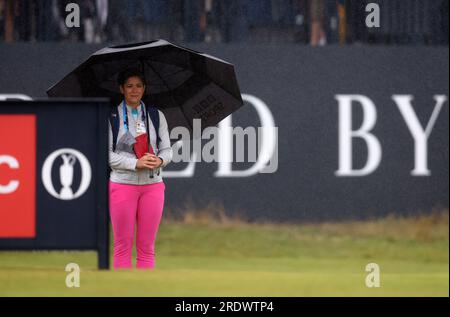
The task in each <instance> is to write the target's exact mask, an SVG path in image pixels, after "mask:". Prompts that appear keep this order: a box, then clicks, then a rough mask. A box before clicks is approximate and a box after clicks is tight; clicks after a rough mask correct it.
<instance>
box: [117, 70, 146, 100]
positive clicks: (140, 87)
mask: <svg viewBox="0 0 450 317" xmlns="http://www.w3.org/2000/svg"><path fill="white" fill-rule="evenodd" d="M144 91H145V85H144V83H143V82H142V80H141V79H140V78H139V77H137V76H133V77H130V78H128V79H127V81H126V82H125V84H123V86H120V92H121V93H122V94H123V96H124V98H125V102H126V103H127V104H128V105H130V106H135V107H137V106H139V104H140V103H141V99H142V96H144Z"/></svg>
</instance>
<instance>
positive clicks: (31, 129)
mask: <svg viewBox="0 0 450 317" xmlns="http://www.w3.org/2000/svg"><path fill="white" fill-rule="evenodd" d="M35 236H36V116H35V115H0V238H34V237H35Z"/></svg>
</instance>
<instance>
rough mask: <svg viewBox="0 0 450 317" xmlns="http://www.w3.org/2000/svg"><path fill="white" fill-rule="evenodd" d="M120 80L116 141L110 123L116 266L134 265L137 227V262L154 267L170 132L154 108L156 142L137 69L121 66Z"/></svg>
mask: <svg viewBox="0 0 450 317" xmlns="http://www.w3.org/2000/svg"><path fill="white" fill-rule="evenodd" d="M118 84H119V87H120V91H121V93H122V94H123V97H124V99H123V101H122V102H121V103H120V104H119V105H118V106H117V110H118V115H119V120H118V121H119V122H120V125H119V130H118V134H117V138H116V140H117V141H116V144H115V146H113V136H112V133H113V132H112V128H111V124H110V130H109V165H110V167H111V169H112V172H111V176H110V183H109V203H110V216H111V222H112V227H113V233H114V268H115V269H119V268H131V267H132V265H131V252H132V247H133V240H134V239H133V238H134V229H135V227H136V251H137V261H136V267H137V268H142V269H151V268H153V267H154V266H155V239H156V234H157V231H158V226H159V223H160V220H161V216H162V212H163V207H164V189H165V184H164V182H163V180H162V177H161V173H160V168H162V167H165V166H167V164H168V163H169V162H170V161H171V159H172V148H171V146H170V138H169V131H168V127H167V121H166V118H165V116H164V114H163V113H162V112H161V111H159V110H158V114H159V129H158V134H159V142H157V136H158V134H157V133H156V130H155V127H154V125H153V123H152V120H150V118H149V114H148V113H147V111H146V110H147V109H146V107H145V105H144V103H143V102H142V97H143V96H144V93H145V81H144V78H143V76H142V74H141V73H140V72H139V71H137V70H133V69H128V70H125V71H124V72H122V73H121V74H120V75H119V77H118ZM148 138H149V140H150V144H149V142H148ZM157 143H158V144H157ZM143 148H144V149H145V151H143V150H142V149H143ZM144 152H145V153H144Z"/></svg>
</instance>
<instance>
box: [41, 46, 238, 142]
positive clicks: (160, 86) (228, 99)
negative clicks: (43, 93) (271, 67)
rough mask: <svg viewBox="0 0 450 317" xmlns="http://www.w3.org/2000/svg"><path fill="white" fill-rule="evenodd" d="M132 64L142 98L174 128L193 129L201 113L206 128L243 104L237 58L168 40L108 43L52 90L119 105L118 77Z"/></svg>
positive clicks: (50, 92) (60, 94) (51, 94)
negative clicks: (232, 59)
mask: <svg viewBox="0 0 450 317" xmlns="http://www.w3.org/2000/svg"><path fill="white" fill-rule="evenodd" d="M127 68H137V69H139V70H140V71H141V72H142V73H143V75H144V78H145V81H146V84H147V87H146V94H145V96H144V97H143V101H144V102H145V103H146V104H147V105H152V106H155V107H157V108H158V109H160V110H161V111H163V112H164V114H165V116H166V119H167V122H168V125H169V129H172V128H173V127H176V126H184V127H186V128H188V129H189V130H190V131H191V132H192V124H193V119H201V124H202V130H203V129H204V128H206V127H208V126H213V125H216V124H217V123H219V122H220V121H221V120H222V119H224V118H225V117H227V116H228V115H229V114H231V113H233V112H234V111H236V110H237V109H239V108H240V107H241V106H242V105H243V102H242V98H241V93H240V91H239V86H238V83H237V80H236V74H235V72H234V66H233V65H232V64H230V63H228V62H226V61H223V60H221V59H219V58H216V57H213V56H210V55H207V54H203V53H200V52H196V51H193V50H191V49H188V48H185V47H181V46H178V45H175V44H173V43H170V42H168V41H165V40H155V41H151V42H145V43H136V44H129V45H122V46H113V47H106V48H103V49H101V50H99V51H97V52H96V53H94V54H93V55H91V56H90V57H89V58H88V59H87V60H86V61H85V62H84V63H82V64H81V65H79V66H78V67H77V68H76V69H75V70H73V71H72V72H71V73H69V74H68V75H67V76H65V77H64V78H63V79H62V80H61V81H59V82H58V83H56V84H55V85H53V86H52V87H51V88H49V89H48V90H47V94H48V96H49V97H109V98H111V100H112V102H113V104H114V105H116V104H118V103H119V102H120V101H121V100H122V96H121V94H120V90H119V86H118V84H117V77H118V75H119V73H120V72H121V71H123V70H125V69H127ZM191 136H192V133H191Z"/></svg>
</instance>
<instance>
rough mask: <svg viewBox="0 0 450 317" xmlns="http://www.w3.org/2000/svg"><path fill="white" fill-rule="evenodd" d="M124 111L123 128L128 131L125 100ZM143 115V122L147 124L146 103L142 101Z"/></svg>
mask: <svg viewBox="0 0 450 317" xmlns="http://www.w3.org/2000/svg"><path fill="white" fill-rule="evenodd" d="M122 109H123V127H124V129H125V131H128V113H127V106H126V105H125V100H124V101H123V102H122ZM141 110H142V111H141V114H142V122H144V124H145V122H146V120H145V107H144V103H143V102H142V101H141Z"/></svg>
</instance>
